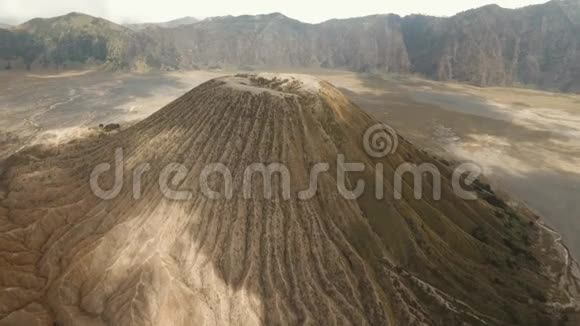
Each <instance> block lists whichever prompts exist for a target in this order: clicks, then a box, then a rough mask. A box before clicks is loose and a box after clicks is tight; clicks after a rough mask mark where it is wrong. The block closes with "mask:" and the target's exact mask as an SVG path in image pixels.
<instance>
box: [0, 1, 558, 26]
mask: <svg viewBox="0 0 580 326" xmlns="http://www.w3.org/2000/svg"><path fill="white" fill-rule="evenodd" d="M543 2H547V0H539V1H538V0H496V1H493V0H394V1H393V0H390V1H389V0H354V1H353V0H335V1H330V0H287V1H275V0H237V1H232V0H229V1H226V0H206V1H195V0H162V1H156V0H0V17H2V19H3V20H5V21H6V20H12V21H11V22H12V23H15V21H24V20H27V19H30V18H33V17H52V16H57V15H62V14H65V13H68V12H71V11H77V12H83V13H86V14H90V15H94V16H99V17H103V18H107V19H110V20H113V21H116V22H129V21H131V22H145V21H151V22H156V21H166V20H171V19H175V18H179V17H183V16H194V17H211V16H224V15H242V14H263V13H271V12H281V13H283V14H285V15H287V16H289V17H292V18H296V19H299V20H302V21H305V22H310V23H317V22H321V21H324V20H327V19H331V18H346V17H356V16H364V15H370V14H379V13H396V14H399V15H407V14H412V13H421V14H430V15H437V16H449V15H453V14H455V13H457V12H460V11H464V10H467V9H472V8H475V7H480V6H483V5H486V4H490V3H497V4H499V5H500V6H502V7H505V8H516V7H523V6H526V5H530V4H537V3H543Z"/></svg>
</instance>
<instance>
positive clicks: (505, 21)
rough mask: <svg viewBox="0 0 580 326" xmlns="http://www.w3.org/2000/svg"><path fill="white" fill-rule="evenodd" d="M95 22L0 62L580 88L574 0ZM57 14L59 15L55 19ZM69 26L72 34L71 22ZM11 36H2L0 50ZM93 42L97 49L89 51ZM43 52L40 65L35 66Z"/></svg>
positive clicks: (579, 13) (579, 9) (33, 35)
mask: <svg viewBox="0 0 580 326" xmlns="http://www.w3.org/2000/svg"><path fill="white" fill-rule="evenodd" d="M89 17H90V16H89ZM54 19H56V20H54ZM93 19H96V20H98V21H99V22H103V21H105V22H107V23H106V24H105V23H102V26H103V27H102V28H103V30H105V31H109V32H106V33H101V34H99V33H93V34H91V33H88V32H87V33H85V34H83V35H82V37H80V40H79V39H78V37H73V39H66V37H65V36H63V33H61V32H57V31H58V28H56V27H54V28H45V30H47V31H51V30H52V31H53V34H54V36H53V37H51V38H50V39H48V40H47V38H44V37H43V36H42V35H43V34H42V33H40V35H39V33H37V32H35V31H34V30H32V31H30V32H28V34H30V35H29V36H28V39H32V40H34V43H35V46H36V47H37V48H43V49H44V51H43V52H44V53H43V54H41V55H38V56H37V57H36V58H32V59H30V56H31V55H30V53H31V52H32V51H31V50H28V51H26V47H25V46H20V45H19V46H16V47H15V48H22V47H24V48H25V49H24V50H23V51H25V52H27V53H28V56H27V57H26V60H23V58H24V55H18V53H16V54H14V53H13V52H14V51H12V52H10V51H1V50H0V58H2V59H3V60H4V61H5V62H7V64H5V65H10V66H19V67H22V66H26V67H32V68H34V67H35V66H51V67H52V66H56V67H60V66H62V65H63V64H65V63H64V62H61V61H65V62H66V61H70V62H71V63H75V62H76V63H81V64H82V63H84V62H86V61H89V62H100V63H106V64H107V66H109V67H111V69H136V70H140V69H161V70H177V69H185V70H187V69H207V68H216V67H234V68H241V69H245V68H247V69H260V68H264V67H270V68H273V67H284V68H292V67H299V68H320V67H322V68H330V69H333V68H337V69H346V70H352V71H356V72H377V73H417V74H420V75H423V76H425V77H427V78H432V79H437V80H456V81H460V82H467V83H470V84H474V85H478V86H511V85H531V86H534V87H537V88H541V89H549V90H559V91H565V92H580V37H579V35H580V33H579V30H580V27H579V26H580V24H579V23H580V2H578V1H575V0H553V1H550V2H547V3H544V4H540V5H532V6H527V7H524V8H520V9H505V8H501V7H499V6H497V5H488V6H485V7H481V8H476V9H471V10H468V11H465V12H461V13H458V14H456V15H454V16H452V17H434V16H424V15H408V16H404V17H402V16H398V15H395V14H379V15H369V16H364V17H356V18H347V19H331V20H328V21H325V22H321V23H317V24H309V23H303V22H300V21H298V20H296V19H292V18H290V17H287V16H285V15H283V14H281V13H271V14H265V15H255V16H252V15H242V16H221V17H212V18H207V19H204V20H202V21H199V22H196V23H194V24H185V25H179V26H176V27H161V26H156V27H155V28H145V29H141V30H137V31H135V30H130V29H128V28H127V30H125V31H124V32H120V30H121V29H120V28H125V27H122V26H120V25H117V24H114V23H113V22H109V21H106V20H102V19H98V18H93ZM59 20H60V21H62V20H66V16H61V17H57V18H53V21H56V22H58V21H59ZM41 22H44V24H45V25H50V24H48V23H47V22H50V20H31V21H29V22H27V23H25V24H23V25H20V26H26V24H28V25H30V24H33V23H34V24H40V23H41ZM87 24H88V23H87ZM56 25H58V24H56ZM20 26H18V27H16V29H20ZM69 30H70V31H69V34H74V28H72V27H69ZM114 31H116V32H114ZM44 34H46V33H44ZM119 34H123V35H122V36H121V35H119ZM0 36H2V35H0ZM6 39H8V40H6ZM18 39H19V37H18V36H15V35H12V36H11V37H10V36H6V35H4V37H2V38H0V47H1V46H2V43H9V42H17V41H18ZM29 43H30V42H29ZM61 43H66V45H62V44H61ZM27 44H28V43H27ZM59 47H60V48H62V47H65V48H75V49H77V50H76V52H77V53H80V54H81V55H77V56H75V57H74V58H69V57H67V53H68V51H64V56H65V58H64V60H57V59H55V54H54V51H57V50H58V49H59ZM94 48H96V49H97V50H100V51H101V52H98V53H97V55H94V54H93V53H91V51H92V50H94ZM103 48H105V49H103ZM55 49H57V50H55ZM103 51H105V52H107V55H106V56H105V55H103V54H102V52H103ZM57 52H58V51H57ZM61 52H63V51H61ZM79 56H80V58H79ZM56 57H57V58H58V55H57V56H56ZM42 58H45V59H44V62H43V64H39V63H40V62H41V61H43V60H41V59H42ZM0 61H2V60H0ZM0 63H2V62H0Z"/></svg>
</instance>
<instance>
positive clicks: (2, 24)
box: [0, 23, 12, 29]
mask: <svg viewBox="0 0 580 326" xmlns="http://www.w3.org/2000/svg"><path fill="white" fill-rule="evenodd" d="M11 27H12V26H11V25H8V24H4V23H0V28H3V29H9V28H11Z"/></svg>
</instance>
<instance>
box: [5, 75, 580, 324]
mask: <svg viewBox="0 0 580 326" xmlns="http://www.w3.org/2000/svg"><path fill="white" fill-rule="evenodd" d="M375 123H376V122H375V120H374V119H373V118H371V117H370V116H369V115H368V114H366V113H364V112H363V111H362V110H361V109H359V108H358V107H357V106H355V105H354V104H352V103H351V102H350V101H349V100H348V99H346V98H345V97H344V96H343V95H342V94H341V93H340V92H339V91H338V90H337V89H335V88H334V87H333V86H331V85H330V84H328V83H326V82H319V81H317V80H315V79H313V78H311V77H304V76H300V77H292V76H281V77H280V78H275V77H273V76H248V75H240V76H236V77H224V78H218V79H214V80H211V81H209V82H207V83H204V84H202V85H200V86H199V87H196V88H194V89H193V90H191V91H190V92H188V93H187V94H185V95H184V96H182V97H181V98H179V99H177V100H175V101H174V102H172V103H170V104H169V105H167V106H166V107H164V108H163V109H161V110H159V111H158V112H156V113H154V114H153V115H152V116H150V117H149V118H147V119H145V120H144V121H142V122H140V123H138V124H136V125H135V126H133V127H131V128H128V129H126V130H123V131H121V132H120V133H118V134H115V135H111V136H108V137H93V138H88V139H84V140H78V141H74V142H71V143H69V144H67V145H65V146H60V147H57V148H55V147H52V148H41V147H34V148H31V149H28V150H25V151H22V152H19V153H18V154H17V155H15V156H12V157H11V158H10V159H9V160H8V161H7V162H5V164H4V166H3V169H2V171H3V174H2V176H1V177H0V318H1V319H0V325H52V324H54V323H56V324H58V325H144V324H152V325H192V324H193V325H272V324H281V325H286V324H308V325H344V324H352V325H463V323H468V324H471V325H484V324H487V325H514V324H521V325H549V324H551V323H552V322H557V321H559V320H561V319H563V318H568V320H569V321H570V320H571V322H574V320H573V319H571V318H572V317H574V316H571V317H563V314H564V312H568V311H571V310H574V309H575V308H576V296H577V287H578V286H577V279H576V277H575V275H574V273H576V265H575V264H574V263H573V262H572V261H570V259H569V258H568V254H567V252H566V250H565V247H562V246H561V245H560V244H559V239H557V238H555V237H556V236H555V235H554V234H552V233H551V232H550V231H549V230H547V229H546V228H544V227H543V226H542V225H540V224H538V223H536V222H535V221H536V217H535V216H533V215H532V214H530V213H529V212H527V211H525V210H521V209H520V210H516V209H514V208H511V207H509V206H507V205H505V204H504V203H503V201H502V200H501V199H498V198H497V197H495V195H493V194H492V193H489V192H487V190H486V189H485V188H486V187H485V186H482V185H479V186H476V187H475V188H474V189H475V190H477V191H478V192H479V193H480V194H482V195H485V197H486V198H487V200H477V201H463V200H460V199H459V198H457V197H456V196H455V195H454V194H453V191H452V189H451V188H450V177H451V169H450V167H448V166H447V165H446V164H444V163H442V162H440V161H438V160H437V159H434V158H432V157H430V156H428V155H427V154H425V153H424V152H422V151H419V150H417V149H416V148H415V147H414V146H413V145H412V144H410V143H409V142H407V141H405V140H403V139H401V141H400V145H399V147H398V149H397V152H396V153H395V154H393V155H389V156H388V157H387V158H384V159H373V158H371V157H369V156H368V155H367V154H366V153H365V151H364V149H363V147H362V141H361V140H362V139H363V134H364V133H365V131H366V130H367V128H368V127H370V126H373V125H374V124H375ZM117 148H122V149H123V151H124V156H125V160H124V163H123V164H124V165H123V167H124V171H126V173H125V178H124V180H123V184H124V187H123V191H121V193H120V194H119V195H118V196H116V197H115V198H113V199H111V200H101V199H99V198H97V197H96V196H95V195H94V194H93V193H92V192H91V189H90V186H89V181H88V180H89V175H90V173H91V171H92V170H93V168H94V167H95V166H96V165H97V164H99V163H102V162H109V163H111V164H113V163H114V152H115V149H117ZM338 154H344V155H345V156H346V161H347V162H363V163H364V164H365V165H366V167H367V169H366V171H365V172H364V173H357V174H354V173H351V174H348V175H347V176H348V180H349V185H350V186H351V188H352V186H353V185H354V184H355V182H356V180H358V179H361V180H364V181H365V182H366V185H367V191H366V192H365V193H364V194H363V196H362V197H360V198H358V199H353V200H347V199H344V198H343V197H342V196H341V195H340V194H339V192H338V190H337V187H336V179H335V177H334V176H335V175H336V169H337V167H336V163H335V162H336V157H337V155H338ZM144 162H148V163H150V164H151V169H150V170H149V171H147V172H146V173H145V174H144V176H143V182H142V186H143V188H142V189H143V195H142V197H141V198H140V199H134V198H133V192H132V191H131V189H132V186H133V185H132V180H131V177H130V176H131V174H132V171H134V169H135V167H136V166H137V165H139V164H140V163H144ZM175 162H178V163H183V164H185V165H186V166H187V168H188V171H189V172H188V174H187V175H186V177H185V178H184V180H183V181H182V182H181V183H179V184H177V185H175V186H176V187H177V189H188V190H190V191H192V194H193V196H192V198H191V199H190V200H187V201H172V200H169V199H167V198H165V197H164V196H163V195H162V194H161V192H160V190H159V187H158V182H157V180H158V178H159V174H160V172H161V170H162V169H163V168H164V167H165V166H166V165H167V164H169V163H175ZM215 162H221V163H223V164H224V165H226V166H227V167H228V168H229V169H230V170H231V171H232V175H233V177H234V179H233V180H234V181H233V187H234V190H235V191H234V193H233V198H232V199H217V200H211V199H208V198H206V197H205V196H204V195H202V194H201V192H200V189H199V175H200V172H201V170H202V169H203V167H204V166H206V165H207V164H210V163H215ZM254 162H263V163H272V162H279V163H283V164H285V165H286V166H287V167H288V168H289V169H290V178H291V185H292V196H291V198H290V199H285V198H283V194H282V189H281V178H280V177H274V178H273V196H272V198H270V199H263V196H262V195H261V194H262V193H263V186H261V185H260V184H261V182H260V181H261V180H258V182H256V183H253V184H252V186H253V188H252V189H253V192H252V194H255V196H253V198H251V199H247V198H244V197H243V196H242V191H241V189H242V188H243V187H242V176H243V171H244V170H245V169H246V167H247V166H249V165H250V164H251V163H254ZM317 162H328V163H330V164H331V168H330V171H329V172H328V173H323V174H322V175H321V177H320V179H319V180H318V192H317V194H316V195H315V196H314V197H313V198H312V199H308V200H300V199H298V198H297V196H296V192H297V191H299V190H303V189H306V188H308V182H309V170H310V168H311V167H312V165H313V164H314V163H317ZM404 162H414V163H423V162H429V163H432V164H435V165H437V167H438V168H439V169H440V170H441V171H442V174H443V178H444V180H443V194H442V200H440V201H436V200H433V199H432V198H430V197H429V196H425V198H423V199H422V200H415V199H413V198H412V191H413V189H412V180H411V178H410V176H409V175H407V176H406V178H405V182H406V183H405V184H404V189H403V190H404V191H403V194H404V199H403V200H394V199H393V176H394V170H395V169H396V168H397V167H398V166H399V165H400V164H402V163H404ZM378 163H382V164H384V170H385V171H384V175H385V178H384V180H383V182H384V185H383V188H384V192H385V198H386V199H383V200H377V199H376V198H375V197H374V193H373V192H372V191H369V189H374V188H375V186H376V185H375V180H374V174H375V168H376V167H377V164H378ZM112 179H113V175H112V173H111V174H107V177H105V180H102V182H101V183H102V184H111V183H112ZM212 180H213V181H212V182H213V186H214V189H222V190H223V187H224V185H223V183H221V182H220V180H219V179H212ZM254 181H256V180H254ZM424 188H425V189H424V190H425V193H426V194H429V193H431V192H432V189H431V188H432V185H431V183H427V184H425V185H424ZM555 240H556V241H555ZM564 310H566V311H564Z"/></svg>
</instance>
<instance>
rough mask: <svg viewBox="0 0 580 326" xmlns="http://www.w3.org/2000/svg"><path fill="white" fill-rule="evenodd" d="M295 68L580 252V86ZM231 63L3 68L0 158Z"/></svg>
mask: <svg viewBox="0 0 580 326" xmlns="http://www.w3.org/2000/svg"><path fill="white" fill-rule="evenodd" d="M298 72H301V73H311V74H314V75H318V76H319V77H321V78H323V79H326V80H328V81H330V82H331V83H333V84H334V85H336V86H337V87H339V88H341V89H342V90H343V91H344V92H345V93H346V94H347V95H348V96H349V97H350V98H351V99H352V100H353V101H354V102H355V103H357V104H358V105H359V106H361V107H362V108H363V109H365V110H367V111H368V112H370V113H371V114H373V115H374V116H375V117H377V118H378V119H379V120H381V121H383V122H385V123H387V124H389V125H390V126H392V127H393V128H395V129H397V130H398V131H399V132H400V133H401V134H403V135H404V136H406V137H407V138H408V139H410V140H411V141H413V142H414V143H416V144H417V145H419V146H422V147H424V148H426V149H429V150H431V151H433V152H434V153H437V154H438V155H442V156H447V157H449V158H451V159H457V160H471V161H475V162H477V163H478V164H480V165H481V166H482V167H483V168H484V171H485V174H486V175H487V176H488V179H489V181H490V182H491V183H492V185H493V186H494V187H495V188H496V189H497V190H500V191H506V192H509V193H510V194H512V195H513V196H514V197H515V198H517V199H518V200H520V201H522V202H525V203H526V204H527V205H528V206H529V207H531V208H532V209H534V210H536V211H537V212H538V213H539V214H540V215H541V216H542V217H544V219H545V220H546V221H547V222H548V224H550V225H551V226H553V227H554V228H555V229H557V230H558V231H559V232H560V233H562V234H563V237H564V240H565V241H566V243H567V244H568V246H569V247H571V249H572V252H573V253H574V254H575V256H576V257H577V258H579V257H580V236H578V234H580V200H579V199H580V96H576V95H568V94H557V93H549V92H539V91H533V90H524V89H515V88H486V89H481V88H477V87H471V86H466V85H461V84H454V83H441V82H433V81H427V80H423V79H420V78H415V77H409V76H392V75H360V74H354V73H350V72H340V71H324V70H319V71H298ZM232 73H235V72H230V71H195V72H179V73H164V74H161V73H149V74H129V73H107V72H99V71H90V70H89V71H75V72H67V73H60V72H43V73H35V74H31V73H24V72H0V159H2V158H5V157H6V156H8V155H10V154H11V153H14V152H15V151H18V150H20V149H21V148H22V147H23V146H27V145H30V144H34V143H39V142H52V143H58V142H60V141H65V140H67V139H70V138H71V137H75V136H77V135H82V134H83V133H85V132H87V130H88V128H91V127H93V128H94V127H96V126H97V125H98V124H100V123H104V124H106V123H112V122H120V123H122V124H123V123H125V124H127V123H130V122H131V121H136V120H140V119H142V118H144V117H146V116H148V115H149V114H151V113H152V112H155V111H156V110H157V109H159V108H161V107H162V106H164V105H165V104H167V103H169V102H170V101H171V100H173V99H175V98H178V97H179V96H180V95H182V94H183V93H185V92H186V91H188V90H190V89H191V88H193V87H195V86H197V85H199V84H200V83H202V82H204V81H206V80H209V79H211V78H215V77H218V76H222V75H227V74H232Z"/></svg>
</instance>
